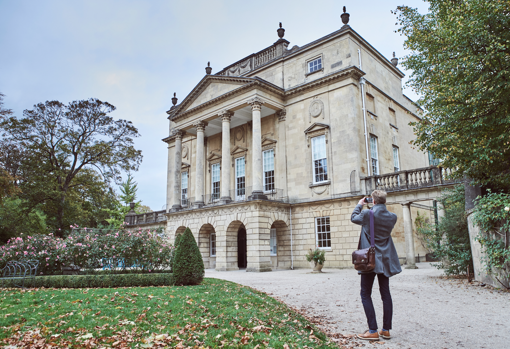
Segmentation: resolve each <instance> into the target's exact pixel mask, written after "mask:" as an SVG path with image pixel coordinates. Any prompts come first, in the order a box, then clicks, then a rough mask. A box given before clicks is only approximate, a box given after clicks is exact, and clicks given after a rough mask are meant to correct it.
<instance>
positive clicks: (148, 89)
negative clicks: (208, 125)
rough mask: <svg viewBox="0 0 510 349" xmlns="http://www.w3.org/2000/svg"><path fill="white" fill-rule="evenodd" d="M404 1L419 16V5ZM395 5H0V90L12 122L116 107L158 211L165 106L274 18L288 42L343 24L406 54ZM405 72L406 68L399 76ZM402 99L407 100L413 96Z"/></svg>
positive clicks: (254, 41)
mask: <svg viewBox="0 0 510 349" xmlns="http://www.w3.org/2000/svg"><path fill="white" fill-rule="evenodd" d="M405 4H406V5H408V6H412V7H418V8H419V9H420V12H422V13H424V12H426V11H427V4H426V3H424V2H423V1H417V0H413V1H406V2H405ZM398 5H402V0H401V1H394V0H384V1H380V0H371V1H363V0H357V1H346V0H344V1H333V0H316V1H300V0H282V1H276V0H273V1H268V0H259V1H257V2H251V1H250V2H249V1H240V0H237V1H234V0H224V1H221V0H219V1H213V0H208V1H205V0H196V1H194V0H186V1H168V0H167V1H160V0H150V1H148V0H146V1H141V0H138V1H131V0H101V1H96V0H88V1H82V0H72V1H64V0H62V1H56V0H55V1H52V0H31V1H28V0H16V1H14V0H0V48H1V54H0V92H2V93H3V94H5V95H6V97H5V99H4V103H5V105H4V106H5V107H7V108H10V109H12V110H13V111H14V112H15V115H16V116H18V117H21V116H22V115H23V110H25V109H31V108H32V106H33V105H34V104H36V103H39V102H45V101H47V100H59V101H61V102H63V103H68V102H70V101H73V100H81V99H87V98H92V97H93V98H98V99H100V100H103V101H107V102H109V103H111V104H113V105H115V106H116V107H117V110H116V111H115V112H114V113H112V115H111V116H112V117H114V118H115V119H127V120H131V121H132V122H133V123H134V125H135V126H136V127H137V128H138V130H139V132H140V134H141V137H140V138H138V139H136V147H137V149H141V150H142V153H143V156H144V159H143V163H142V165H141V166H140V169H139V171H138V172H136V173H134V174H133V175H134V177H135V180H136V181H137V182H138V187H139V191H138V196H139V199H140V200H142V202H143V204H145V205H149V206H150V207H151V208H152V209H154V210H160V209H162V208H163V205H164V204H165V201H166V169H167V160H166V159H167V149H166V144H165V143H163V142H162V141H161V139H162V138H164V137H166V136H167V133H168V120H167V119H166V117H167V115H166V113H165V111H166V110H168V109H169V107H170V106H171V97H172V95H173V93H174V92H176V93H177V97H178V98H179V100H182V99H183V98H184V97H185V96H186V95H187V94H188V93H189V92H190V91H191V89H192V88H193V87H194V86H195V85H196V84H197V83H198V82H199V81H200V79H202V77H203V76H204V75H205V70H204V68H205V66H206V65H207V62H208V61H210V62H211V66H212V67H213V73H215V72H217V71H219V70H221V69H222V68H224V67H226V66H227V65H229V64H231V63H233V62H236V61H238V60H239V59H241V58H243V57H245V56H247V55H249V54H251V53H253V52H257V51H259V50H261V49H263V48H265V47H267V46H269V45H271V44H272V43H273V42H275V41H276V40H277V39H278V36H277V34H276V29H277V28H278V23H279V22H282V23H283V27H284V28H285V29H286V32H285V39H287V40H289V41H290V46H289V47H292V46H293V45H299V46H302V45H304V44H306V43H308V42H311V41H313V40H316V39H318V38H320V37H322V36H324V35H327V34H329V33H331V32H333V31H335V30H338V29H339V28H340V27H341V26H342V21H341V19H340V14H341V13H342V6H346V7H347V12H349V13H350V15H351V18H350V22H349V25H350V26H351V27H352V28H353V29H354V30H356V31H357V32H358V33H359V34H360V35H361V36H363V37H364V38H365V39H366V40H367V41H368V42H369V43H371V44H372V46H374V47H375V48H376V49H377V50H378V51H379V52H381V53H382V54H383V55H385V56H386V57H388V58H390V57H391V55H392V52H393V51H395V52H396V55H397V57H402V56H403V55H405V54H406V52H405V51H404V49H403V46H402V45H403V41H404V39H403V37H401V36H400V35H399V34H397V33H395V32H394V31H395V30H396V28H397V27H396V26H395V22H396V18H395V15H392V14H391V13H390V11H391V10H394V9H395V8H396V7H397V6H398ZM404 72H405V73H406V75H409V72H406V71H404ZM404 93H405V94H406V95H408V96H409V97H411V98H412V99H416V95H415V94H413V93H412V91H408V90H405V92H404Z"/></svg>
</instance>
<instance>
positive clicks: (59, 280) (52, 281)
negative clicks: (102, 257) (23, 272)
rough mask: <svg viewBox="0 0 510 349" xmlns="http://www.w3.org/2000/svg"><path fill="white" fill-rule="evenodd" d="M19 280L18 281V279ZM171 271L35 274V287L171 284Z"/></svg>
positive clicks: (6, 282) (28, 282)
mask: <svg viewBox="0 0 510 349" xmlns="http://www.w3.org/2000/svg"><path fill="white" fill-rule="evenodd" d="M18 282H19V281H18ZM3 285H4V287H14V284H13V283H12V280H3ZM173 285H174V277H173V274H171V273H155V274H107V275H48V276H36V277H35V287H37V288H39V287H46V288H111V287H138V286H173ZM25 287H27V288H30V287H34V280H32V279H26V280H25Z"/></svg>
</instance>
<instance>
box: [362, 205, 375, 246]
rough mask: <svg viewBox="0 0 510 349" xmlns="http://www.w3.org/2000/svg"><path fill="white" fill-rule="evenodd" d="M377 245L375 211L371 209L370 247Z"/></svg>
mask: <svg viewBox="0 0 510 349" xmlns="http://www.w3.org/2000/svg"><path fill="white" fill-rule="evenodd" d="M374 246H375V238H374V211H372V209H370V247H374ZM358 250H361V234H360V235H359V240H358Z"/></svg>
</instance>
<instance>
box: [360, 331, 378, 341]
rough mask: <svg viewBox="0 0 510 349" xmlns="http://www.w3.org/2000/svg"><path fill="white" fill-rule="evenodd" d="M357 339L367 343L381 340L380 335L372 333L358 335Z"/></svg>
mask: <svg viewBox="0 0 510 349" xmlns="http://www.w3.org/2000/svg"><path fill="white" fill-rule="evenodd" d="M356 337H358V338H359V339H363V340H366V341H378V340H379V333H377V332H376V333H370V331H367V332H365V333H363V334H357V335H356Z"/></svg>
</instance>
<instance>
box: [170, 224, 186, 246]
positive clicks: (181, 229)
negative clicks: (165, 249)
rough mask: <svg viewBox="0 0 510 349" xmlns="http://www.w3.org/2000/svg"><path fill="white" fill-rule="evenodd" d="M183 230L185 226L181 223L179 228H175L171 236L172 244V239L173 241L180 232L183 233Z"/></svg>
mask: <svg viewBox="0 0 510 349" xmlns="http://www.w3.org/2000/svg"><path fill="white" fill-rule="evenodd" d="M185 230H186V227H185V226H184V225H181V226H180V227H179V228H177V229H176V230H175V233H174V236H173V237H174V238H173V240H172V244H173V243H174V241H175V237H176V236H177V235H178V234H182V233H184V231H185Z"/></svg>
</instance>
